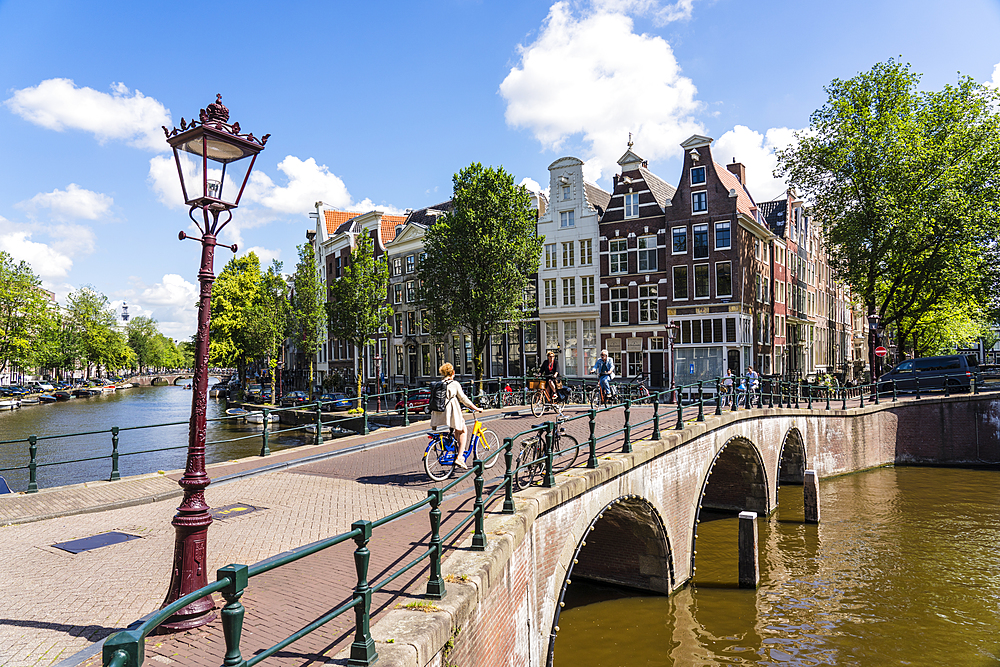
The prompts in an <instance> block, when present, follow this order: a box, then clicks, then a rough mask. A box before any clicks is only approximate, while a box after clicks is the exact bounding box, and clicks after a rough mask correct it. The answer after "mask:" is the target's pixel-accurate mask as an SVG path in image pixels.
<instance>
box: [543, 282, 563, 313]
mask: <svg viewBox="0 0 1000 667" xmlns="http://www.w3.org/2000/svg"><path fill="white" fill-rule="evenodd" d="M544 282H545V307H546V308H555V307H556V306H557V305H559V304H557V303H556V281H555V278H553V279H552V280H546V281H544Z"/></svg>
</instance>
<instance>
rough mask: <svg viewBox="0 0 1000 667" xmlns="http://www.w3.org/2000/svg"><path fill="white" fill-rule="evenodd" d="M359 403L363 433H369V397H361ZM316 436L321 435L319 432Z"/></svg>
mask: <svg viewBox="0 0 1000 667" xmlns="http://www.w3.org/2000/svg"><path fill="white" fill-rule="evenodd" d="M358 405H360V406H361V419H362V421H363V425H362V427H361V435H368V399H367V398H359V399H358ZM316 437H319V434H318V433H317V434H316ZM317 444H318V443H317Z"/></svg>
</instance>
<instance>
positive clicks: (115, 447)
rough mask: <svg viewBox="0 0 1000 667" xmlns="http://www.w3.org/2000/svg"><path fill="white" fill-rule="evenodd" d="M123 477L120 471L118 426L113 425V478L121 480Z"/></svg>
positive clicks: (112, 479) (113, 479)
mask: <svg viewBox="0 0 1000 667" xmlns="http://www.w3.org/2000/svg"><path fill="white" fill-rule="evenodd" d="M121 478H122V477H121V475H120V474H119V472H118V427H117V426H112V427H111V480H110V481H112V482H114V481H117V480H120V479H121Z"/></svg>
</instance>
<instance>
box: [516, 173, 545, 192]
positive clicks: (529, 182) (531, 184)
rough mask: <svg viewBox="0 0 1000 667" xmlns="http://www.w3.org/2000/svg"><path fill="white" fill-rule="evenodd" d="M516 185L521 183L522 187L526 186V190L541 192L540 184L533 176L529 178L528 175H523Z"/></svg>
mask: <svg viewBox="0 0 1000 667" xmlns="http://www.w3.org/2000/svg"><path fill="white" fill-rule="evenodd" d="M518 185H523V186H524V187H526V188H527V189H528V192H541V191H542V186H541V185H539V184H538V181H536V180H535V179H533V178H529V177H528V176H525V177H524V178H522V179H521V182H520V183H518Z"/></svg>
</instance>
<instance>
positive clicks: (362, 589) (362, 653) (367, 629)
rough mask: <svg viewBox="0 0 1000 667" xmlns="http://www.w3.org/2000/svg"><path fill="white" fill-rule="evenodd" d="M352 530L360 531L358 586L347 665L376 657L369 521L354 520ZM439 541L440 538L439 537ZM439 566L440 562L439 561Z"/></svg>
mask: <svg viewBox="0 0 1000 667" xmlns="http://www.w3.org/2000/svg"><path fill="white" fill-rule="evenodd" d="M351 529H352V530H357V531H360V534H359V535H358V536H357V537H355V538H354V542H355V543H356V544H357V545H358V548H357V549H355V550H354V567H355V569H356V570H357V571H358V586H357V588H355V589H354V599H355V600H356V601H357V603H356V604H355V605H354V642H353V643H352V644H351V657H350V658H349V659H348V660H347V664H348V665H352V666H354V665H357V666H359V667H360V666H361V665H365V666H367V665H371V664H372V663H373V662H375V661H376V660H377V659H378V653H377V652H376V651H375V640H374V639H372V633H371V609H372V589H371V587H370V586H369V585H368V561H369V560H371V552H370V551H369V550H368V540H370V539H371V538H372V522H371V521H355V522H354V523H352V524H351ZM439 541H440V539H439ZM439 566H440V562H439Z"/></svg>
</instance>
